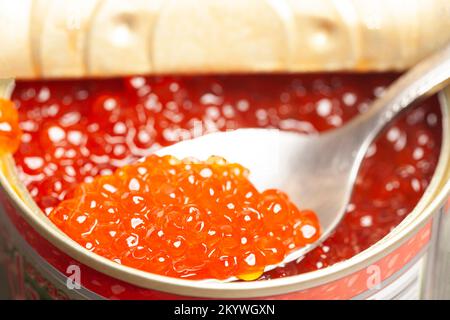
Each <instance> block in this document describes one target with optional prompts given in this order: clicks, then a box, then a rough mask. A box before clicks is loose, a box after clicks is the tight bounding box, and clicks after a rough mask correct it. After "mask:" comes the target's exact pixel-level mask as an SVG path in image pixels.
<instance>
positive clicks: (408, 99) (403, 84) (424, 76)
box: [157, 46, 450, 271]
mask: <svg viewBox="0 0 450 320" xmlns="http://www.w3.org/2000/svg"><path fill="white" fill-rule="evenodd" d="M449 78H450V46H447V47H445V48H444V49H442V50H441V51H439V52H437V53H436V54H434V55H432V56H431V57H429V58H427V59H425V60H424V61H422V62H421V63H419V64H418V65H417V66H415V67H414V68H413V69H411V70H410V71H408V72H407V73H405V74H404V75H403V76H401V77H400V78H399V79H398V80H397V81H395V82H394V83H393V84H392V85H391V86H390V87H389V88H388V89H387V90H386V91H385V93H384V94H383V96H382V97H380V98H379V99H377V100H376V101H374V103H373V105H372V107H371V108H370V109H369V111H367V112H366V113H364V114H362V115H360V116H358V117H356V118H354V119H353V120H352V121H350V122H349V123H348V124H347V125H345V126H344V127H341V128H339V129H336V130H332V131H329V132H326V133H324V134H320V135H300V134H298V133H292V132H286V131H280V130H276V129H238V130H235V131H229V132H218V133H211V134H208V135H205V136H202V137H199V138H195V139H192V140H186V141H182V142H179V143H177V144H174V145H172V146H169V147H166V148H163V149H161V150H159V151H157V154H158V155H173V156H176V157H178V158H184V157H195V158H197V159H207V158H208V157H209V156H211V155H217V156H221V157H224V158H225V159H227V160H228V161H230V162H237V163H240V164H242V165H243V166H244V167H246V168H248V169H249V170H250V180H251V181H252V183H253V184H254V185H255V186H256V187H257V188H258V189H260V190H263V189H267V188H277V189H281V190H283V191H284V192H286V193H287V194H288V195H289V197H290V199H291V200H292V201H293V202H294V203H295V204H296V205H298V206H299V207H301V208H308V209H311V210H313V211H315V212H316V213H317V215H318V216H319V219H320V224H321V228H322V232H321V236H320V238H319V240H318V241H316V242H315V243H313V244H309V245H306V246H304V247H301V248H298V249H295V250H294V251H292V252H291V253H290V254H289V255H287V256H286V257H285V259H284V260H283V263H282V264H284V263H287V262H290V261H293V260H296V259H299V258H301V257H302V256H304V255H305V254H306V253H308V252H309V251H310V250H312V249H314V248H315V247H316V246H317V245H318V244H320V242H322V241H323V240H325V239H326V238H327V237H328V236H329V235H330V233H331V232H332V231H333V230H334V229H335V227H336V226H337V224H338V223H339V221H340V220H341V219H342V217H343V215H344V213H345V211H346V206H347V204H348V201H349V199H350V196H351V193H352V190H353V185H354V182H355V178H356V176H357V173H358V170H359V168H360V165H361V162H362V160H363V158H364V156H365V154H366V152H367V150H368V147H369V146H370V144H371V143H372V142H373V141H374V139H375V138H376V137H377V136H378V134H379V133H380V132H381V131H382V130H383V129H384V128H385V127H386V126H387V125H388V124H389V123H390V122H391V121H392V120H393V119H394V118H395V117H396V116H397V115H398V114H400V113H401V112H402V111H404V110H405V109H407V108H408V107H410V106H411V105H413V104H414V103H415V102H418V101H419V100H421V99H422V98H425V97H427V96H430V95H432V94H434V93H436V92H437V91H439V90H440V89H442V88H443V87H444V86H445V85H447V84H448V83H449ZM274 267H276V266H267V268H266V271H268V270H270V269H273V268H274Z"/></svg>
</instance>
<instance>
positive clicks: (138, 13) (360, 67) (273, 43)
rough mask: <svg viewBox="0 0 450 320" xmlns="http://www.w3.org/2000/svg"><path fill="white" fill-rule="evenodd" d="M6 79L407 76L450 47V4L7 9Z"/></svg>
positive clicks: (73, 4)
mask: <svg viewBox="0 0 450 320" xmlns="http://www.w3.org/2000/svg"><path fill="white" fill-rule="evenodd" d="M0 21H2V28H0V43H1V44H2V50H1V51H0V77H18V78H55V77H84V76H116V75H127V74H136V73H140V74H163V73H215V72H226V73H230V72H240V73H246V72H311V71H341V70H352V71H361V72H364V71H385V70H402V69H405V68H408V67H409V66H411V65H413V64H414V63H416V62H417V61H418V60H420V59H421V58H422V57H424V56H426V55H427V54H429V53H430V52H431V51H433V50H436V49H438V48H439V47H441V46H443V45H444V44H445V43H447V42H448V41H450V1H448V0H396V1H392V0H377V1H375V0H245V1H242V0H170V1H169V0H129V1H121V0H82V1H80V0H65V1H60V0H17V1H1V2H0Z"/></svg>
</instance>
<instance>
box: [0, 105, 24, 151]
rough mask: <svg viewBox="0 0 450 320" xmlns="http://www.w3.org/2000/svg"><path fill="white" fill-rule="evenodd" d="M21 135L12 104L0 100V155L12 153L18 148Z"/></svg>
mask: <svg viewBox="0 0 450 320" xmlns="http://www.w3.org/2000/svg"><path fill="white" fill-rule="evenodd" d="M21 135H22V131H21V130H20V128H19V114H18V112H17V110H16V108H15V106H14V103H13V102H12V101H9V100H6V99H1V98H0V155H3V154H6V153H14V152H15V151H16V150H17V149H18V148H19V144H20V137H21Z"/></svg>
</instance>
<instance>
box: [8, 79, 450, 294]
mask: <svg viewBox="0 0 450 320" xmlns="http://www.w3.org/2000/svg"><path fill="white" fill-rule="evenodd" d="M439 98H440V99H439V100H440V105H441V108H440V109H441V113H442V125H443V126H442V135H443V139H442V145H441V152H440V156H439V161H438V165H437V167H436V169H435V172H434V174H433V178H432V180H431V182H430V184H429V186H428V188H427V189H426V191H425V193H424V194H423V196H422V198H421V199H420V200H419V202H418V204H417V205H416V207H415V208H414V209H413V210H412V211H411V212H410V214H409V215H408V217H406V218H405V219H404V220H403V221H402V222H401V223H400V224H399V225H398V226H396V227H395V228H394V229H393V230H392V231H391V232H390V233H389V234H388V235H386V236H385V237H384V238H383V239H381V240H380V241H378V242H377V243H375V244H374V245H373V246H371V247H370V248H368V249H366V250H363V251H362V252H360V253H358V254H356V255H355V256H353V257H351V258H350V259H347V260H344V261H342V262H338V263H336V264H334V265H331V266H329V267H327V268H324V269H320V270H315V271H311V272H307V273H302V274H299V275H294V276H289V277H284V278H277V279H272V280H270V281H266V280H262V281H251V282H234V283H233V282H232V283H222V282H219V281H210V280H207V281H202V280H187V279H178V278H172V277H167V276H162V275H157V274H152V273H148V272H145V271H141V270H138V269H134V268H131V267H127V266H124V265H120V264H118V263H115V262H113V261H111V260H109V259H107V258H104V257H102V256H100V255H97V254H95V253H93V252H90V251H88V250H87V249H85V248H83V247H82V246H81V245H79V244H78V243H77V242H75V241H74V240H72V239H71V238H69V237H68V236H67V235H65V234H64V233H63V232H62V231H61V230H59V229H58V228H57V227H56V226H55V225H54V224H53V223H52V222H51V221H50V220H49V219H43V217H45V214H44V213H43V212H42V211H41V210H40V208H38V207H37V205H36V203H35V202H34V200H33V199H32V197H31V195H30V194H29V193H28V191H27V189H26V188H25V186H24V185H23V183H22V182H21V181H20V180H19V179H18V177H17V174H16V173H17V172H16V170H15V168H16V167H15V165H14V160H13V158H12V156H11V155H8V156H4V157H3V158H1V159H0V166H1V170H0V188H1V189H2V190H1V191H2V192H5V193H6V194H7V195H8V196H9V197H10V198H11V199H12V200H13V204H14V206H15V207H16V209H18V211H19V212H20V215H21V216H22V217H23V218H24V219H25V220H26V221H27V222H28V223H29V224H30V225H32V227H33V228H35V230H36V231H37V232H38V233H39V234H40V235H41V236H42V237H44V238H45V239H46V240H48V241H49V242H50V243H52V244H53V245H54V246H56V247H57V248H58V249H60V250H62V251H63V252H65V253H66V254H68V255H69V256H71V257H72V258H74V259H76V260H77V261H79V262H81V263H83V264H85V265H87V266H89V267H91V268H93V269H95V270H97V271H99V272H101V273H104V274H106V275H108V276H111V277H113V278H116V279H119V280H122V281H125V282H128V283H131V284H134V285H136V286H138V287H142V288H146V289H151V290H158V291H163V292H167V293H171V294H176V295H183V296H192V297H203V298H204V297H210V298H252V297H261V296H274V295H279V294H286V293H289V292H293V291H300V290H305V289H308V288H311V287H315V286H319V285H322V284H324V283H327V282H330V281H334V280H337V279H339V278H341V277H344V276H346V275H349V274H351V273H353V272H354V271H356V270H360V269H362V268H364V267H366V266H369V265H370V264H372V263H374V262H376V261H378V259H379V258H380V257H381V256H382V255H385V254H386V252H392V251H393V250H395V249H396V248H398V247H399V246H400V245H401V244H402V243H403V242H405V241H406V240H407V239H408V237H409V236H410V235H411V234H412V233H413V232H414V231H417V230H418V229H419V228H421V227H422V226H424V225H425V224H426V223H427V222H428V219H429V218H430V217H431V216H432V214H433V213H434V212H435V211H436V210H437V209H438V208H439V207H440V206H441V205H442V204H443V203H444V202H445V201H446V200H447V199H448V195H449V194H450V161H449V160H450V159H449V158H450V131H449V130H450V115H449V112H448V110H447V109H448V108H447V107H446V105H450V87H449V88H447V89H446V96H445V95H444V94H443V93H442V92H441V93H440V95H439ZM441 178H444V179H443V180H442V179H441ZM11 182H13V183H11ZM430 199H431V201H430Z"/></svg>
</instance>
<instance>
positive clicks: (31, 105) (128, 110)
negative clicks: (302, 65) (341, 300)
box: [13, 73, 442, 279]
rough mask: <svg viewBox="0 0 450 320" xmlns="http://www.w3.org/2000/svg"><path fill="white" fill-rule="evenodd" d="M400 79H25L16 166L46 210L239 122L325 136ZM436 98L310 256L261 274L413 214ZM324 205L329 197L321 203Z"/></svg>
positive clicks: (366, 171) (375, 233)
mask: <svg viewBox="0 0 450 320" xmlns="http://www.w3.org/2000/svg"><path fill="white" fill-rule="evenodd" d="M396 77H397V75H395V74H384V73H380V74H289V75H287V74H284V75H282V74H270V75H227V76H185V77H153V76H146V77H141V76H136V77H129V78H123V79H108V80H107V79H102V80H100V79H96V80H92V79H91V80H89V79H84V80H64V81H61V80H54V81H53V80H52V81H18V82H17V85H16V88H15V90H14V93H13V101H14V102H15V104H16V105H17V107H18V110H19V116H20V127H21V128H22V130H23V132H24V133H23V135H22V143H21V145H20V146H19V150H18V151H17V152H16V153H15V154H14V159H15V161H16V165H17V170H18V172H19V174H20V177H21V179H22V181H23V182H24V184H25V185H26V187H27V188H28V190H29V191H30V194H31V195H32V196H33V198H34V200H35V201H36V203H37V204H38V205H39V207H40V208H41V209H42V210H43V211H44V212H45V213H46V214H49V213H50V212H51V210H53V208H55V207H56V206H57V205H58V204H59V203H60V202H61V201H62V200H64V199H65V198H67V196H68V195H70V194H71V190H72V189H73V188H75V187H76V186H77V185H79V184H80V183H83V182H88V181H92V179H94V177H95V176H98V175H109V174H111V173H112V172H114V171H115V170H116V169H117V168H119V167H121V166H123V165H126V164H130V163H132V162H134V161H136V160H137V159H139V158H142V157H145V156H148V155H149V154H150V153H152V152H153V151H154V150H155V149H157V148H159V147H160V146H165V145H169V144H172V143H174V142H177V141H179V140H181V139H186V138H191V137H196V136H199V135H201V134H204V133H207V132H211V131H217V130H229V129H235V128H242V127H266V128H268V127H269V128H270V127H272V128H273V127H275V128H280V129H282V130H292V131H296V132H301V133H306V134H309V133H312V134H314V133H317V132H321V131H325V130H329V129H333V128H336V127H340V126H342V125H344V124H345V122H346V121H348V120H349V119H351V118H352V117H353V116H355V115H357V114H359V113H363V112H365V111H366V110H367V109H368V108H369V107H370V102H371V100H372V99H373V98H374V97H376V96H378V95H380V94H381V93H382V91H383V88H385V87H386V86H387V85H389V83H390V82H391V81H392V80H393V79H395V78H396ZM441 118H442V115H441V112H440V106H439V103H438V101H437V99H435V98H432V99H429V100H427V101H424V102H422V103H420V104H419V105H418V106H417V107H415V108H413V109H409V110H408V111H407V112H405V113H404V114H402V115H400V116H399V118H398V119H396V120H395V121H394V122H393V123H392V124H391V125H390V126H389V128H387V130H386V131H385V132H384V133H382V134H381V135H380V137H379V138H378V139H377V140H376V141H375V143H374V144H373V145H372V146H371V147H370V149H369V152H368V154H367V156H366V158H365V159H364V161H363V163H362V167H361V170H360V173H359V174H358V178H357V181H356V183H355V189H354V192H353V194H352V197H351V200H350V203H349V206H348V210H347V213H346V214H345V217H344V218H343V220H342V221H341V222H340V223H339V226H338V227H337V229H336V231H335V232H334V233H333V234H331V235H330V237H329V238H328V239H327V240H326V241H325V242H323V244H321V245H320V246H319V247H318V248H316V249H314V250H313V251H311V252H310V253H308V254H307V255H306V256H305V258H304V259H303V260H301V261H294V262H291V263H289V264H287V265H286V266H285V267H283V268H277V269H275V270H273V271H270V272H266V273H264V274H263V275H262V277H261V278H260V279H269V278H278V277H286V276H291V275H296V274H299V273H303V272H307V271H312V270H317V269H321V268H325V267H327V266H329V265H332V264H334V263H336V262H339V261H343V260H345V259H348V258H350V257H352V256H353V255H355V254H357V253H359V252H361V251H362V250H365V249H366V248H368V247H370V246H371V245H373V244H374V243H375V242H377V241H379V240H380V239H381V238H383V237H384V236H385V235H386V234H387V233H388V232H389V231H390V230H391V229H392V228H394V227H395V226H396V225H398V223H400V222H401V221H402V220H403V219H404V218H405V217H406V216H407V215H408V213H409V212H410V211H411V210H412V209H413V208H414V206H415V205H416V204H417V202H418V200H419V199H420V197H421V196H422V194H423V192H424V190H425V188H426V187H427V185H428V183H429V181H430V180H431V177H432V175H433V172H434V169H435V167H436V164H437V162H438V159H439V150H440V146H441V140H442V121H441ZM324 201H326V199H324Z"/></svg>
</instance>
